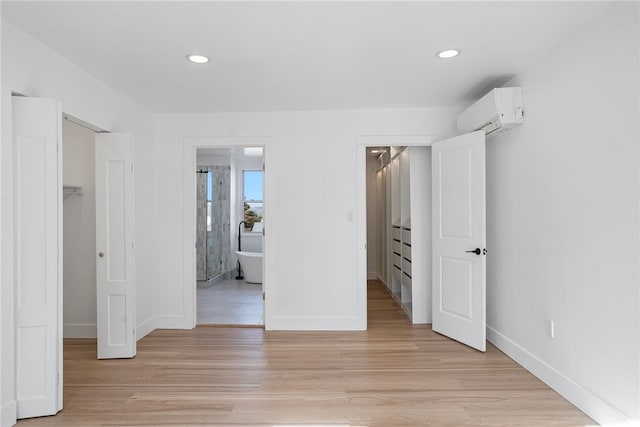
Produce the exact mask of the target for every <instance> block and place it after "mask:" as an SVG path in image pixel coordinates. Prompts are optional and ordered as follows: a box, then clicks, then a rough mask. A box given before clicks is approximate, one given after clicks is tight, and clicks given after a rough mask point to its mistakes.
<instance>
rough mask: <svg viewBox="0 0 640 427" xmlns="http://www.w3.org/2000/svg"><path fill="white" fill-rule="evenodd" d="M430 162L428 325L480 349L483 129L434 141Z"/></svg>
mask: <svg viewBox="0 0 640 427" xmlns="http://www.w3.org/2000/svg"><path fill="white" fill-rule="evenodd" d="M432 167H433V184H432V185H433V325H432V326H433V330H434V331H436V332H438V333H441V334H443V335H446V336H448V337H450V338H453V339H455V340H457V341H460V342H461V343H464V344H467V345H469V346H471V347H473V348H476V349H478V350H480V351H485V344H486V307H485V304H486V259H485V255H486V249H485V248H486V246H485V245H486V226H485V135H484V132H483V131H479V132H473V133H469V134H465V135H461V136H458V137H455V138H451V139H447V140H444V141H440V142H436V143H434V144H433V146H432Z"/></svg>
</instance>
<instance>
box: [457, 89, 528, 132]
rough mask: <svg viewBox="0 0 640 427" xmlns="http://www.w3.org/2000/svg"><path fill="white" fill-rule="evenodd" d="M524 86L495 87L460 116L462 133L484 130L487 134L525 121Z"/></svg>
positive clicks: (459, 128)
mask: <svg viewBox="0 0 640 427" xmlns="http://www.w3.org/2000/svg"><path fill="white" fill-rule="evenodd" d="M523 119H524V117H523V111H522V88H521V87H501V88H496V89H493V90H492V91H491V92H489V93H487V94H486V95H485V96H483V97H482V98H480V99H479V100H478V101H476V102H475V103H474V104H473V105H471V106H470V107H469V108H467V109H466V110H464V111H463V112H462V114H460V115H459V116H458V130H459V131H460V132H461V133H467V132H473V131H476V130H484V132H485V134H486V135H490V134H492V133H495V132H498V131H501V130H505V129H510V128H512V127H514V126H516V125H518V124H520V123H522V122H523Z"/></svg>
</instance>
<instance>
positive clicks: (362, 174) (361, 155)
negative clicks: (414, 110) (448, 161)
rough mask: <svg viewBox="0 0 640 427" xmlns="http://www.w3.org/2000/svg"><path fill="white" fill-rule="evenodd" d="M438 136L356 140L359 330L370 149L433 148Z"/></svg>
mask: <svg viewBox="0 0 640 427" xmlns="http://www.w3.org/2000/svg"><path fill="white" fill-rule="evenodd" d="M441 139H444V137H443V136H442V135H439V134H424V135H358V136H357V137H356V168H355V169H356V254H357V255H356V283H357V289H356V292H357V294H356V295H357V296H356V301H357V305H358V307H357V324H358V326H359V327H358V329H361V330H366V329H367V321H368V318H367V165H366V162H367V147H386V146H396V147H397V146H406V147H412V146H413V147H430V146H431V144H433V143H434V142H436V141H439V140H441Z"/></svg>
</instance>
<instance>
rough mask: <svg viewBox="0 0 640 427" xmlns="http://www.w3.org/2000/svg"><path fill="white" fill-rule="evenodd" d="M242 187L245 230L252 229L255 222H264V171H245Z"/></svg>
mask: <svg viewBox="0 0 640 427" xmlns="http://www.w3.org/2000/svg"><path fill="white" fill-rule="evenodd" d="M242 187H243V200H244V221H245V230H247V231H252V230H253V224H255V223H256V222H262V216H263V214H264V208H263V195H262V189H263V172H262V171H243V172H242Z"/></svg>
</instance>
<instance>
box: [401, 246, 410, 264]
mask: <svg viewBox="0 0 640 427" xmlns="http://www.w3.org/2000/svg"><path fill="white" fill-rule="evenodd" d="M402 257H403V258H406V259H408V260H409V261H411V246H409V245H405V244H403V245H402Z"/></svg>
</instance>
